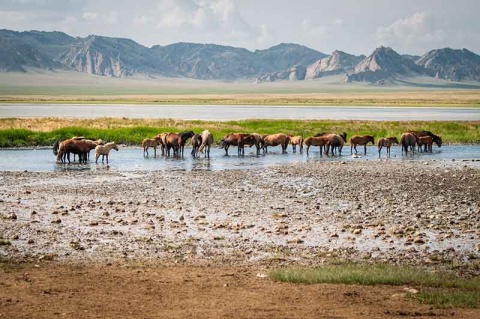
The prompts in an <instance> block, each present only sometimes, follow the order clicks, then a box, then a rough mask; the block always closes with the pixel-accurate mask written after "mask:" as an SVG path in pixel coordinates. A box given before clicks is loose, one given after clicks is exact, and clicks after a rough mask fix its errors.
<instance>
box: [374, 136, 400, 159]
mask: <svg viewBox="0 0 480 319" xmlns="http://www.w3.org/2000/svg"><path fill="white" fill-rule="evenodd" d="M392 144H399V143H398V139H397V138H396V137H381V138H379V139H378V142H377V146H378V157H380V153H381V151H382V147H386V148H387V155H388V157H390V147H391V146H392Z"/></svg>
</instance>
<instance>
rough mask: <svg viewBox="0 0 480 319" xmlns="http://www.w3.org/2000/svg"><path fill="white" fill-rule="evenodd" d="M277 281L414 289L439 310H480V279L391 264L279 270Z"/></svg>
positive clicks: (274, 273) (420, 297)
mask: <svg viewBox="0 0 480 319" xmlns="http://www.w3.org/2000/svg"><path fill="white" fill-rule="evenodd" d="M270 276H271V278H273V279H274V280H277V281H282V282H289V283H301V284H315V283H330V284H347V285H392V286H400V285H411V286H415V287H418V288H419V289H420V292H419V293H418V294H415V295H411V296H412V297H413V298H416V299H417V300H419V301H421V302H425V303H429V304H433V305H436V306H439V307H470V308H478V307H480V278H469V279H466V278H460V277H457V276H455V275H453V274H449V273H442V272H430V271H426V270H420V269H414V268H410V267H403V266H393V265H388V264H375V265H363V264H352V263H341V264H336V265H335V264H334V265H327V266H323V267H318V268H314V269H276V270H273V271H272V272H271V273H270Z"/></svg>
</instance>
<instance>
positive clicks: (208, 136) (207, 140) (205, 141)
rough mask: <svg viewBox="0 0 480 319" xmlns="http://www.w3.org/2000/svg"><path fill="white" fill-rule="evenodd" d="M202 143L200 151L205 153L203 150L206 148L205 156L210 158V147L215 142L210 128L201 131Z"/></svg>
mask: <svg viewBox="0 0 480 319" xmlns="http://www.w3.org/2000/svg"><path fill="white" fill-rule="evenodd" d="M200 138H201V145H200V147H199V148H198V151H199V152H200V153H203V150H204V149H206V153H205V157H207V158H210V148H211V147H212V144H213V134H212V133H210V131H209V130H205V131H203V132H202V133H201V136H200Z"/></svg>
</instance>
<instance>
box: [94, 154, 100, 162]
mask: <svg viewBox="0 0 480 319" xmlns="http://www.w3.org/2000/svg"><path fill="white" fill-rule="evenodd" d="M99 157H100V154H95V164H98V158H99Z"/></svg>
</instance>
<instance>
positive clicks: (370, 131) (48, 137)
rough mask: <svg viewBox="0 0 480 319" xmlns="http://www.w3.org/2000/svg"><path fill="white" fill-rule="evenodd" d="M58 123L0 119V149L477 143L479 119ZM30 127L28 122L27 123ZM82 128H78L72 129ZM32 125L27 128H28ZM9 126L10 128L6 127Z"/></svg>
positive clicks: (122, 120)
mask: <svg viewBox="0 0 480 319" xmlns="http://www.w3.org/2000/svg"><path fill="white" fill-rule="evenodd" d="M48 120H50V121H52V123H58V121H59V120H52V119H47V120H46V121H44V122H42V120H41V121H40V122H38V123H35V124H34V125H33V124H32V125H33V127H34V128H32V129H25V128H17V127H19V126H20V127H22V126H21V125H22V123H23V124H25V123H26V122H25V120H20V119H2V120H0V147H27V146H48V145H52V144H53V143H54V142H55V141H57V140H59V139H65V138H70V137H72V136H85V137H87V138H92V139H99V138H100V139H103V140H105V141H115V142H117V143H122V144H127V145H140V144H141V142H142V140H143V139H144V138H146V137H153V136H155V135H157V134H159V133H161V132H178V131H185V130H193V131H194V132H195V133H200V132H201V131H203V130H205V129H208V130H210V132H212V133H213V135H214V138H215V141H216V142H219V141H220V139H221V138H222V137H223V136H224V135H225V134H227V133H230V132H249V133H253V132H256V133H259V134H273V133H279V132H282V133H285V134H292V135H302V136H304V137H308V136H312V135H315V134H317V133H320V132H337V133H340V132H347V134H348V137H350V136H352V135H373V136H374V137H375V139H378V138H379V137H387V136H396V137H398V138H400V135H401V134H402V132H405V131H408V130H428V131H432V132H434V133H435V134H440V135H441V136H442V139H443V141H444V143H480V121H472V122H428V121H412V122H377V121H301V120H245V121H229V122H214V121H176V120H148V121H147V120H132V119H114V118H112V119H109V118H103V119H95V120H88V121H82V120H78V123H77V122H75V121H73V122H72V121H70V122H69V123H68V124H69V125H74V126H68V127H63V128H60V129H52V130H45V128H46V127H47V128H48V127H49V125H51V123H49V122H47V121H48ZM27 124H28V123H27ZM76 124H80V125H81V126H76ZM29 126H30V125H29ZM9 127H13V128H9Z"/></svg>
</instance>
